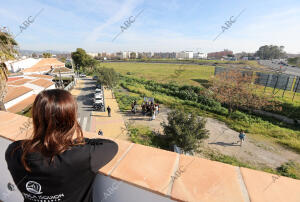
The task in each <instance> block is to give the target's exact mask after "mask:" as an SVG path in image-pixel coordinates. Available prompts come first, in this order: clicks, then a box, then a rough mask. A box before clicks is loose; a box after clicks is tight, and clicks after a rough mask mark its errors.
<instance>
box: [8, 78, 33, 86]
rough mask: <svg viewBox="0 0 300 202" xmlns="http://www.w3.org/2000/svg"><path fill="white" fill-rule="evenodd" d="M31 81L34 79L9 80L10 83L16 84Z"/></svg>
mask: <svg viewBox="0 0 300 202" xmlns="http://www.w3.org/2000/svg"><path fill="white" fill-rule="evenodd" d="M29 81H32V79H18V80H16V81H9V82H7V84H8V85H15V86H20V85H23V84H25V83H27V82H29Z"/></svg>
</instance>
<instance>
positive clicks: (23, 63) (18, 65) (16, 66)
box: [9, 58, 40, 72]
mask: <svg viewBox="0 0 300 202" xmlns="http://www.w3.org/2000/svg"><path fill="white" fill-rule="evenodd" d="M39 61H40V59H34V58H28V59H25V60H20V61H15V62H11V63H10V64H9V66H10V70H11V72H17V71H19V70H23V69H27V68H30V67H32V66H33V65H35V64H36V63H38V62H39Z"/></svg>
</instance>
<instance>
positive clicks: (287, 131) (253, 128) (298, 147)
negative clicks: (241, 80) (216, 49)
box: [121, 81, 300, 153]
mask: <svg viewBox="0 0 300 202" xmlns="http://www.w3.org/2000/svg"><path fill="white" fill-rule="evenodd" d="M121 85H122V87H124V88H126V89H127V90H128V91H130V92H133V93H135V94H139V95H140V96H141V97H154V99H155V100H156V102H159V103H162V104H165V105H167V106H169V107H170V108H173V107H176V106H179V105H180V106H183V107H184V108H185V109H186V110H187V111H189V110H190V111H195V112H197V113H198V114H199V115H200V116H209V117H212V118H216V119H218V120H220V121H223V122H225V123H226V124H227V125H228V126H229V127H230V128H232V129H233V130H236V131H240V130H244V131H245V132H247V133H249V134H254V135H259V136H265V137H267V138H268V139H269V140H270V141H272V142H275V143H278V144H281V145H283V146H285V147H287V148H289V149H292V150H294V151H296V152H298V153H300V130H299V128H298V129H296V128H293V127H289V126H288V125H285V124H284V123H281V122H278V121H276V120H273V119H268V118H264V119H263V118H261V117H257V116H254V115H250V114H246V113H243V112H238V111H237V112H235V114H232V116H231V117H228V114H227V115H226V110H225V109H224V110H222V109H223V108H222V109H221V110H219V111H218V113H217V111H216V112H215V111H213V110H209V108H207V109H206V108H199V107H198V106H200V105H197V103H195V102H192V101H186V100H182V99H179V98H177V97H173V96H170V95H167V94H164V93H158V92H152V91H150V90H147V89H146V88H145V86H144V85H142V84H140V83H134V82H130V83H126V82H125V81H122V83H121Z"/></svg>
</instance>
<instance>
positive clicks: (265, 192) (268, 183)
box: [0, 111, 300, 202]
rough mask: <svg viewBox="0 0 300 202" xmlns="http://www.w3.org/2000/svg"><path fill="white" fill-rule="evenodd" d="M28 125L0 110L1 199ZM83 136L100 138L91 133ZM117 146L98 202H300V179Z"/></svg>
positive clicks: (103, 172) (98, 185)
mask: <svg viewBox="0 0 300 202" xmlns="http://www.w3.org/2000/svg"><path fill="white" fill-rule="evenodd" d="M27 122H28V119H27V118H26V117H23V116H19V115H16V114H12V113H9V112H1V111H0V136H2V137H3V138H0V146H1V150H0V152H1V153H0V155H1V159H0V160H1V162H2V163H1V167H0V169H1V174H2V175H1V177H0V179H1V181H0V192H1V195H0V197H3V196H4V197H5V193H10V192H8V191H7V183H8V182H12V179H11V177H10V175H9V172H8V171H7V168H6V163H5V161H4V151H5V149H6V147H7V145H8V144H9V141H8V140H7V139H10V140H18V139H24V138H28V135H29V134H30V129H28V130H21V132H20V129H21V128H24V124H25V123H27ZM26 132H27V134H26ZM84 135H85V136H86V137H89V138H98V137H99V136H97V135H96V134H94V133H87V132H85V133H84ZM4 138H6V139H4ZM101 138H102V137H101ZM103 138H105V137H103ZM114 141H116V143H117V144H118V145H119V150H118V153H117V154H116V156H115V157H114V159H112V161H111V162H109V163H108V164H107V165H105V166H104V167H103V168H101V169H100V170H99V175H98V176H97V179H96V181H95V185H94V199H95V201H118V202H122V201H124V202H127V201H130V202H131V201H133V202H135V201H149V202H150V201H172V200H174V201H201V202H211V201H215V202H219V201H220V202H240V201H245V202H248V201H251V202H269V201H270V202H299V201H300V191H299V190H300V180H295V179H291V178H287V177H283V176H276V175H274V174H270V173H265V172H261V171H256V170H251V169H247V168H240V167H235V166H231V165H228V164H223V163H220V162H215V161H210V160H207V159H202V158H197V157H193V156H185V155H179V154H177V153H174V152H169V151H165V150H161V149H156V148H152V147H147V146H143V145H138V144H133V143H130V142H126V141H122V140H114ZM3 194H4V195H3ZM6 195H7V194H6ZM1 199H2V200H3V198H1ZM6 199H8V200H4V201H19V199H20V194H19V193H18V192H17V191H13V192H12V193H11V194H10V195H9V197H7V198H6Z"/></svg>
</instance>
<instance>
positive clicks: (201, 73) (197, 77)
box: [104, 60, 300, 111]
mask: <svg viewBox="0 0 300 202" xmlns="http://www.w3.org/2000/svg"><path fill="white" fill-rule="evenodd" d="M200 61H201V60H200ZM203 61H205V63H209V64H214V63H219V64H220V65H221V64H224V63H226V62H229V63H233V64H234V63H238V62H239V61H218V60H203ZM242 62H243V63H245V64H248V65H249V66H254V67H259V65H258V64H257V62H256V61H242ZM104 66H105V67H109V68H114V69H115V70H116V71H117V72H119V73H121V74H122V75H126V76H129V77H136V78H145V79H148V80H153V81H157V82H161V83H169V82H175V83H178V84H180V85H193V86H203V87H207V86H208V83H209V81H211V79H212V78H213V76H214V71H215V67H214V66H211V65H188V64H181V65H180V64H155V63H130V62H127V63H117V62H115V63H104ZM272 91H273V89H272V88H269V87H267V88H266V93H272ZM276 91H278V89H276ZM257 92H258V93H263V92H264V87H262V86H257ZM282 93H283V90H279V92H278V93H277V94H276V95H277V96H276V99H277V100H278V101H280V102H283V103H286V104H287V105H290V106H291V107H300V93H296V96H295V99H294V101H292V97H293V92H292V91H286V92H285V95H284V97H283V98H282V97H281V95H282ZM289 111H291V110H289Z"/></svg>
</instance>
